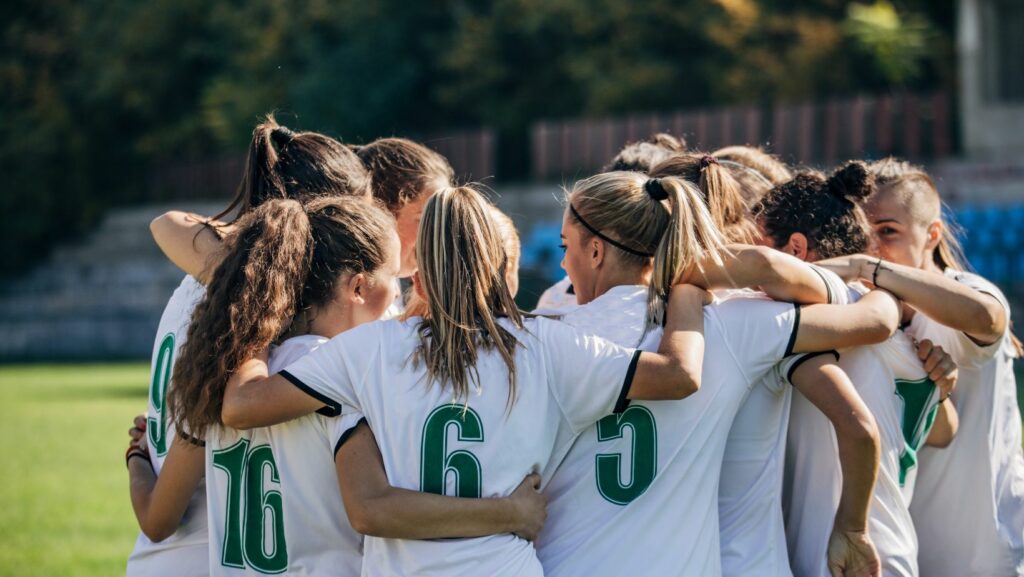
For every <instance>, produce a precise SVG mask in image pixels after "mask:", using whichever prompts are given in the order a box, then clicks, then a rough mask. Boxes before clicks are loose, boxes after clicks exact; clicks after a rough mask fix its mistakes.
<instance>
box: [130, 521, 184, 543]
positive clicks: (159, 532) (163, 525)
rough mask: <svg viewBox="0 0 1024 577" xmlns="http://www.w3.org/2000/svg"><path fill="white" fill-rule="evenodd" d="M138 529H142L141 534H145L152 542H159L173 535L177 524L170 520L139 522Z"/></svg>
mask: <svg viewBox="0 0 1024 577" xmlns="http://www.w3.org/2000/svg"><path fill="white" fill-rule="evenodd" d="M139 529H141V530H142V534H143V535H145V536H146V538H147V539H149V540H150V541H152V542H154V543H159V542H161V541H164V540H165V539H168V538H169V537H170V536H171V535H174V532H175V531H176V530H177V529H178V526H177V524H175V523H170V522H160V521H149V522H144V523H139Z"/></svg>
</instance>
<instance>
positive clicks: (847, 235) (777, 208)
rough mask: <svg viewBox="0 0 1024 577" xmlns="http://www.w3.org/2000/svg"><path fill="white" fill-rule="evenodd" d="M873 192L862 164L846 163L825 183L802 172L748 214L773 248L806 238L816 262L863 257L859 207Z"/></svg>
mask: <svg viewBox="0 0 1024 577" xmlns="http://www.w3.org/2000/svg"><path fill="white" fill-rule="evenodd" d="M874 189H875V182H874V177H873V176H872V175H871V173H870V172H868V167H867V165H866V164H864V163H863V162H860V161H851V162H848V163H846V164H845V165H843V166H842V167H841V168H839V169H838V170H836V171H835V172H834V173H833V174H832V176H830V177H828V178H825V177H823V176H822V175H821V174H818V173H813V172H801V173H799V174H797V175H796V177H795V178H794V179H793V180H791V181H789V182H787V183H785V184H783V185H781V186H776V187H775V188H773V189H772V190H771V191H769V192H768V194H766V195H765V197H764V198H762V199H761V202H759V203H757V205H755V206H754V208H753V213H754V215H755V217H756V218H758V219H760V220H761V222H762V224H763V226H764V229H765V232H766V233H767V235H768V236H769V237H770V238H771V239H772V244H774V245H775V246H776V247H781V246H785V244H786V243H787V242H789V237H790V236H791V235H793V233H797V232H799V233H801V234H803V235H804V236H805V237H807V247H808V250H814V251H815V252H817V255H818V258H819V259H826V258H832V257H837V256H843V255H848V254H854V253H858V252H864V251H866V250H868V248H869V247H870V246H871V234H870V232H869V230H868V224H867V218H866V217H865V216H864V211H863V210H862V209H861V208H860V206H859V205H858V202H860V201H861V200H863V199H865V198H867V196H868V195H870V194H871V193H872V192H873V191H874Z"/></svg>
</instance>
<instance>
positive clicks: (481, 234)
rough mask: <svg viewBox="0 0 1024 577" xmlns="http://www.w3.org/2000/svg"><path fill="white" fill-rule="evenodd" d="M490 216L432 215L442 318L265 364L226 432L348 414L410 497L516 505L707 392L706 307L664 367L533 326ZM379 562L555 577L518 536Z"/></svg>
mask: <svg viewBox="0 0 1024 577" xmlns="http://www.w3.org/2000/svg"><path fill="white" fill-rule="evenodd" d="M486 206H487V205H486V202H485V201H484V200H483V199H482V198H481V197H480V195H479V193H477V192H476V191H474V190H473V189H471V188H467V187H461V188H455V189H451V190H447V191H443V192H440V193H438V194H436V195H435V196H434V197H433V198H432V199H431V200H430V201H428V203H427V206H426V208H425V211H424V216H423V223H422V225H421V227H420V234H419V238H418V242H417V260H418V262H419V265H420V267H419V271H418V272H417V274H418V275H419V277H420V278H419V281H420V282H419V283H418V286H420V290H422V292H423V297H424V298H425V299H426V300H427V303H428V308H429V312H430V314H429V315H428V317H426V318H423V319H421V320H418V319H410V320H408V321H404V322H400V321H386V322H381V323H372V324H369V325H364V326H362V327H359V328H357V329H355V330H352V331H349V332H347V333H342V334H341V335H339V336H338V337H335V338H334V339H332V341H330V342H329V343H327V344H325V345H324V346H322V347H320V348H319V349H318V350H317V351H314V352H313V353H311V354H310V355H309V356H307V357H305V358H304V359H302V360H300V361H299V362H297V363H295V364H294V365H292V366H289V367H288V368H287V369H285V370H284V371H282V372H281V373H279V374H277V375H274V376H272V377H269V378H268V377H267V376H266V375H267V366H266V362H265V359H262V360H261V359H259V358H256V359H253V360H252V361H250V362H248V363H246V365H245V366H244V367H242V368H241V369H240V370H239V371H238V372H237V373H236V376H235V377H234V378H233V379H232V380H231V384H230V385H229V387H228V392H227V394H226V395H225V398H224V400H225V403H224V407H223V417H224V420H225V423H227V424H228V425H233V426H236V427H250V426H262V425H267V424H270V423H274V422H279V421H282V420H287V419H289V418H294V417H297V416H300V415H304V414H308V413H310V412H313V411H315V410H318V409H321V408H323V407H325V406H328V407H345V406H348V407H351V408H353V409H357V410H359V411H360V412H362V413H363V414H364V415H365V416H366V419H367V421H368V424H369V425H370V428H371V429H372V430H374V432H376V433H377V441H378V442H379V444H380V450H381V454H382V456H383V460H384V463H385V468H386V470H387V471H388V477H389V479H391V481H392V482H393V483H394V484H395V485H396V486H399V487H403V488H412V489H419V490H422V491H425V492H432V493H444V494H449V495H458V496H462V497H480V496H486V495H507V494H509V493H510V492H511V491H512V489H514V488H515V486H516V485H517V484H518V483H519V482H520V479H522V475H523V474H524V473H526V472H529V471H530V470H540V471H541V472H542V474H543V471H545V470H546V469H547V468H549V467H551V466H553V464H554V462H556V461H557V459H558V458H559V457H560V456H561V455H562V454H564V451H565V450H566V449H567V448H568V444H569V443H571V441H572V439H573V437H575V435H576V434H577V433H578V432H579V431H580V430H582V429H584V428H586V427H588V426H589V425H591V424H593V423H594V422H596V421H597V420H598V419H599V418H600V417H602V416H604V415H606V414H608V413H610V412H612V411H613V410H615V409H616V408H618V409H619V410H620V411H621V410H622V409H623V407H624V406H625V405H626V404H627V401H628V399H652V398H654V399H673V398H682V397H685V396H688V395H690V394H692V393H693V392H695V391H696V390H698V389H699V386H700V380H699V379H700V376H699V374H696V375H695V374H691V373H690V372H689V371H688V370H687V368H688V367H690V366H692V365H693V363H697V364H699V363H700V356H701V355H702V354H703V347H702V346H701V341H702V339H701V337H700V333H701V332H702V328H703V323H702V321H701V319H700V315H699V311H700V307H701V305H702V302H703V300H702V297H701V296H700V294H699V293H695V292H694V291H693V290H688V289H687V288H685V287H679V288H676V289H674V290H673V291H672V294H671V297H670V301H669V306H668V311H669V312H668V315H667V322H666V327H665V333H666V338H665V339H664V340H663V343H662V346H661V347H660V349H659V353H646V352H644V353H639V352H635V351H633V350H630V349H624V348H621V347H618V346H616V345H613V344H611V343H608V342H607V341H604V340H601V339H597V338H593V337H587V336H584V335H581V334H579V333H577V332H575V331H574V330H572V329H571V328H569V327H566V326H565V325H564V324H561V323H558V322H556V321H551V320H548V319H544V318H530V319H526V320H524V319H523V318H522V317H521V316H520V314H519V312H518V310H517V309H516V308H515V304H514V302H513V301H512V298H511V295H510V294H509V292H508V288H507V285H506V282H505V279H504V273H505V270H504V268H505V266H501V267H497V268H495V267H494V266H493V263H494V262H503V261H505V258H504V257H503V256H502V255H503V252H504V249H503V247H502V242H501V238H500V236H499V235H498V233H497V227H496V226H495V224H494V223H493V221H492V219H491V217H490V215H489V214H488V210H487V208H486ZM708 250H713V248H709V249H708ZM683 311H689V312H690V313H691V314H680V313H682V312H683ZM693 313H697V314H693ZM502 317H504V318H502ZM580 382H586V383H587V384H588V386H587V387H579V386H577V385H578V383H580ZM364 551H365V556H366V557H365V563H364V566H363V567H364V574H368V575H422V574H430V573H434V574H445V575H470V574H471V575H479V574H486V575H541V574H542V570H541V566H540V563H539V562H538V560H537V557H536V554H535V552H534V550H533V547H532V546H530V545H529V544H528V543H527V542H525V541H523V540H521V539H516V538H514V537H511V536H503V535H497V536H493V537H488V538H483V539H466V540H456V541H409V540H398V539H379V538H370V537H368V538H367V539H366V544H365V549H364Z"/></svg>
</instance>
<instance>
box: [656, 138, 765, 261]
mask: <svg viewBox="0 0 1024 577" xmlns="http://www.w3.org/2000/svg"><path fill="white" fill-rule="evenodd" d="M713 158H714V157H709V156H708V155H706V154H703V153H699V152H687V153H684V154H676V155H674V156H671V157H669V158H667V159H665V160H664V161H662V162H660V163H658V164H657V165H656V166H654V167H652V168H651V172H650V174H651V178H664V177H668V176H675V177H677V178H682V179H683V180H686V181H689V182H692V183H694V184H696V185H697V188H699V189H700V192H701V194H702V195H703V196H704V202H705V203H706V204H707V207H708V210H709V211H710V212H711V218H713V219H714V220H715V226H717V227H718V230H719V231H721V233H722V236H723V237H725V239H726V241H727V242H741V243H747V244H750V243H752V242H754V239H756V238H757V227H756V226H755V225H754V223H753V222H752V221H751V220H750V218H749V217H748V211H747V204H746V202H744V200H743V194H742V192H741V188H740V185H739V183H738V182H736V179H735V178H733V176H732V173H730V172H729V170H728V169H726V168H725V167H723V166H722V165H721V164H719V163H718V161H717V159H715V160H713V161H711V159H713Z"/></svg>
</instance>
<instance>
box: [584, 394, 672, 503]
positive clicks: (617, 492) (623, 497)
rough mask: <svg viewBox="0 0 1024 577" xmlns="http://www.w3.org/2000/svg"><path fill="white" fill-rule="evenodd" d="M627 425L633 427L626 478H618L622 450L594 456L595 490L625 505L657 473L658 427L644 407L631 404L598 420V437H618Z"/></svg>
mask: <svg viewBox="0 0 1024 577" xmlns="http://www.w3.org/2000/svg"><path fill="white" fill-rule="evenodd" d="M626 427H629V428H630V429H632V431H633V446H632V449H633V450H632V459H631V460H630V476H629V481H628V482H623V481H622V478H621V469H622V453H599V454H598V455H597V456H596V458H595V460H596V467H597V491H598V492H599V493H601V496H602V497H604V498H605V500H607V501H609V502H611V503H615V504H616V505H628V504H629V503H631V502H632V501H633V500H634V499H636V498H637V497H639V496H640V495H643V494H644V492H645V491H647V488H648V487H650V486H651V483H653V482H654V477H655V475H657V474H658V427H657V425H656V424H655V422H654V415H653V414H652V413H651V411H650V410H649V409H648V408H647V407H644V406H642V405H633V406H631V407H629V408H627V409H626V410H625V411H622V412H621V413H619V414H618V415H608V416H607V417H604V418H603V419H601V420H600V421H598V422H597V440H598V441H599V442H602V443H604V442H608V441H614V440H616V439H621V438H622V435H623V431H624V430H625V429H626Z"/></svg>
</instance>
